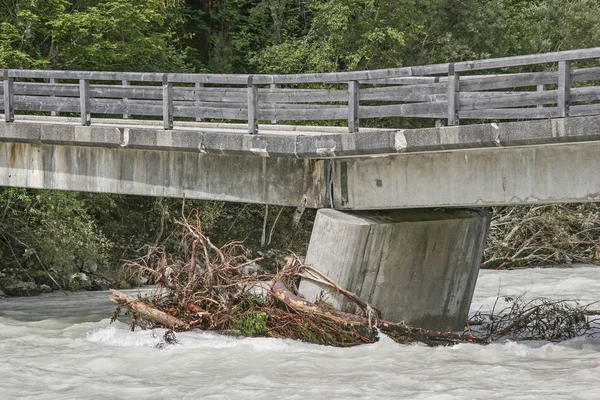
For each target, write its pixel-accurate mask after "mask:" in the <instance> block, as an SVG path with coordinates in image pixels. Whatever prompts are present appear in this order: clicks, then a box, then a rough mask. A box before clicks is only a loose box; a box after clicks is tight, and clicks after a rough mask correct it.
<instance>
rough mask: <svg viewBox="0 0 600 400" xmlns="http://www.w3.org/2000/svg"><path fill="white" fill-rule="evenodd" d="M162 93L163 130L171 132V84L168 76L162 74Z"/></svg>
mask: <svg viewBox="0 0 600 400" xmlns="http://www.w3.org/2000/svg"><path fill="white" fill-rule="evenodd" d="M162 92H163V98H162V101H163V128H164V129H165V130H171V129H173V83H171V82H169V75H168V74H163V78H162Z"/></svg>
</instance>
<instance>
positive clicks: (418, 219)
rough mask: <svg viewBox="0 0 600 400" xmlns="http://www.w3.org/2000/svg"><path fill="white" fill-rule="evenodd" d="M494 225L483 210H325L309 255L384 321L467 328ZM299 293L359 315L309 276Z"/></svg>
mask: <svg viewBox="0 0 600 400" xmlns="http://www.w3.org/2000/svg"><path fill="white" fill-rule="evenodd" d="M489 224H490V215H489V213H487V212H485V211H480V210H446V211H442V210H397V211H381V212H374V211H363V212H341V211H337V210H333V209H321V210H319V211H318V214H317V218H316V220H315V224H314V228H313V233H312V237H311V241H310V245H309V248H308V252H307V255H306V262H307V263H309V264H312V265H314V266H315V267H316V268H318V269H319V270H321V271H322V272H324V273H325V274H326V275H328V276H329V277H330V278H331V279H333V280H334V281H336V282H337V283H338V284H340V285H341V286H342V287H344V288H346V289H348V290H350V291H352V292H354V293H356V294H357V295H358V296H359V297H361V298H362V299H363V300H365V301H367V302H369V303H370V304H372V305H373V306H375V307H377V308H379V309H380V310H381V312H382V317H383V318H384V319H387V320H392V321H396V322H400V321H404V322H405V323H407V324H411V325H415V326H420V327H423V328H428V329H436V330H447V329H450V330H462V329H463V327H464V323H465V321H466V318H467V313H468V310H469V306H470V303H471V298H472V295H473V290H474V288H475V282H476V280H477V273H478V271H479V264H480V263H481V258H482V255H483V248H484V245H485V240H486V236H487V232H488V228H489ZM300 293H301V294H303V295H304V296H305V297H306V298H307V299H308V300H310V301H315V300H317V299H319V298H320V297H321V296H322V298H323V300H324V301H325V302H327V303H329V304H331V305H332V306H334V307H335V308H336V309H338V310H341V311H346V312H355V311H356V310H355V306H354V304H352V303H351V302H349V301H348V300H346V298H344V297H343V296H341V295H339V294H337V293H331V292H329V291H328V290H327V289H324V288H322V287H319V286H318V285H317V284H315V283H313V282H311V281H309V280H306V279H304V280H303V281H302V282H301V284H300Z"/></svg>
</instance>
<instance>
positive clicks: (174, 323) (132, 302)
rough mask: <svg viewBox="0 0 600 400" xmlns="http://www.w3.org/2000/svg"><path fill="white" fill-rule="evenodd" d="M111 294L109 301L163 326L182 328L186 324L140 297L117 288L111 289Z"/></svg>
mask: <svg viewBox="0 0 600 400" xmlns="http://www.w3.org/2000/svg"><path fill="white" fill-rule="evenodd" d="M111 292H112V296H111V297H110V301H112V302H113V303H115V304H118V305H119V306H122V307H125V308H128V309H130V310H131V311H135V312H136V313H139V314H142V315H144V316H146V317H148V318H149V319H151V320H152V321H154V322H157V323H159V324H161V325H164V326H165V327H169V328H171V329H178V328H183V327H185V326H186V325H187V324H186V323H185V322H183V321H182V320H180V319H179V318H176V317H174V316H172V315H169V314H167V313H166V312H164V311H160V310H159V309H157V308H155V307H152V306H151V305H149V304H148V303H146V302H145V301H143V300H141V299H137V298H135V297H131V296H129V295H127V294H125V293H122V292H119V291H117V290H114V289H112V290H111Z"/></svg>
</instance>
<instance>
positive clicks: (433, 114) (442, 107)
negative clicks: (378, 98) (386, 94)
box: [359, 101, 448, 119]
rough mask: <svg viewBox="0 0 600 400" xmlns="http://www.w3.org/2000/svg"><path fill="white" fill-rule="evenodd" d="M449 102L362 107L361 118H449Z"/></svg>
mask: <svg viewBox="0 0 600 400" xmlns="http://www.w3.org/2000/svg"><path fill="white" fill-rule="evenodd" d="M447 113H448V102H447V101H439V102H436V103H405V104H392V105H385V106H361V107H360V113H359V117H360V118H361V119H363V118H383V117H416V118H447V115H448V114H447Z"/></svg>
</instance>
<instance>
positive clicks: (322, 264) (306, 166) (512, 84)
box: [0, 48, 600, 329]
mask: <svg viewBox="0 0 600 400" xmlns="http://www.w3.org/2000/svg"><path fill="white" fill-rule="evenodd" d="M599 58H600V48H593V49H580V50H570V51H564V52H555V53H545V54H535V55H525V56H517V57H507V58H498V59H486V60H477V61H466V62H456V63H446V64H435V65H426V66H414V67H402V68H393V69H384V70H373V71H355V72H344V73H323V74H298V75H220V74H180V73H134V72H90V71H46V70H13V69H9V70H4V71H2V77H3V84H2V96H1V98H0V109H3V110H4V121H5V122H4V123H1V124H0V185H3V186H17V187H27V188H46V189H61V190H81V191H94V192H109V193H126V194H140V195H151V196H184V195H185V196H186V197H188V198H198V199H208V200H227V201H241V202H252V203H263V204H278V205H286V206H295V207H301V208H305V207H310V208H323V210H321V211H319V213H318V216H317V220H316V221H315V228H314V231H313V238H312V239H311V244H310V246H309V250H308V254H307V261H309V262H311V263H313V264H315V265H316V266H318V267H319V268H321V269H323V270H324V271H325V272H326V273H328V274H329V275H330V276H331V277H332V278H333V279H335V280H336V281H337V282H339V283H340V284H342V286H345V287H347V288H348V289H350V290H352V291H354V292H356V293H357V294H359V295H361V296H362V297H363V298H365V299H367V300H368V301H370V302H371V303H373V304H375V305H376V306H378V307H379V308H381V309H382V311H383V313H384V315H385V316H387V317H388V318H390V319H398V320H405V321H409V322H412V323H415V324H420V325H424V326H429V327H434V328H445V327H451V328H454V329H456V328H459V327H460V325H461V324H462V322H463V321H464V319H465V316H466V312H467V310H468V305H469V303H470V299H471V295H472V290H473V288H474V285H475V280H476V276H477V268H478V265H479V262H480V260H481V256H482V251H483V246H484V243H485V237H486V234H487V229H488V226H489V214H487V212H485V211H483V210H481V209H480V208H481V207H487V206H492V205H508V204H536V203H562V202H587V201H599V200H600V174H598V173H597V171H599V170H600V157H598V156H597V155H598V154H599V153H600V128H599V126H600V85H598V82H600V67H598V66H597V60H598V59H599ZM405 118H411V121H418V120H423V121H424V122H423V125H427V124H429V125H430V126H431V127H429V128H418V129H399V128H398V125H397V123H398V121H400V120H401V119H405ZM232 121H234V122H237V123H232ZM319 121H326V123H327V124H330V125H334V126H317V125H315V124H316V123H318V122H319ZM467 121H468V122H469V123H470V124H468V125H465V122H467ZM300 123H302V125H300ZM461 123H462V124H461ZM361 124H362V125H368V126H369V127H368V128H366V127H361ZM473 207H475V208H473ZM440 208H443V210H442V209H440ZM465 208H467V209H465ZM369 210H371V211H369ZM376 210H378V211H376ZM381 210H386V211H381ZM340 265H344V266H345V267H344V268H340ZM301 291H303V293H304V294H305V295H307V296H308V297H309V298H311V297H312V298H314V297H315V296H316V295H317V294H318V291H319V288H318V287H317V286H315V285H312V284H310V283H309V282H308V281H304V282H303V283H302V285H301ZM331 302H332V303H333V304H334V305H335V306H337V307H339V308H340V309H345V310H348V307H350V305H349V304H347V303H346V302H345V301H344V299H343V298H341V297H339V295H336V294H332V295H331Z"/></svg>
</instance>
